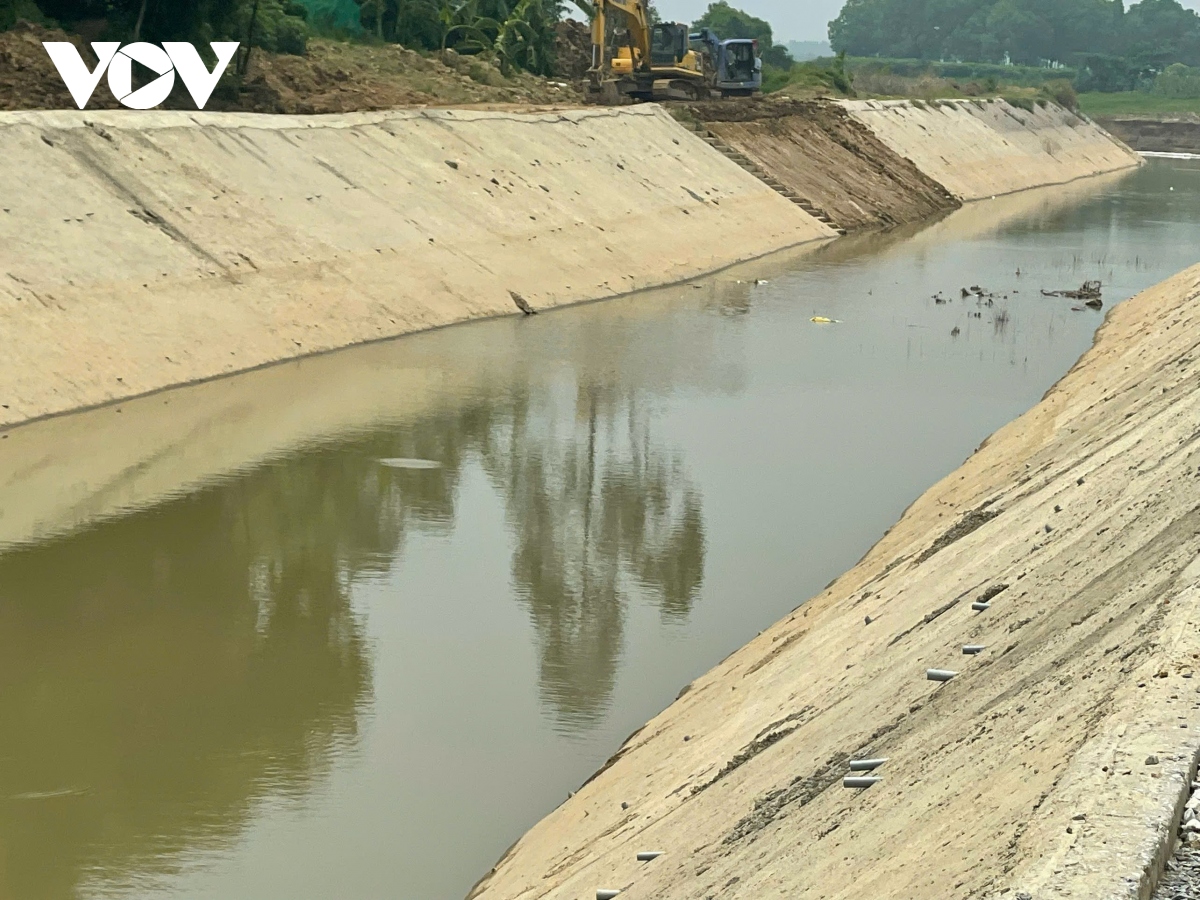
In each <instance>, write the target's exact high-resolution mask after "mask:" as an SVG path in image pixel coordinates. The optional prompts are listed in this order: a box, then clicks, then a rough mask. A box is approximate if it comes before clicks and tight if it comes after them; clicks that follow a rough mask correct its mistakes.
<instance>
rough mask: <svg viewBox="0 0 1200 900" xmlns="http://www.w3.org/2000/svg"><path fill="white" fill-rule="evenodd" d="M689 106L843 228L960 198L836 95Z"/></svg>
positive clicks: (899, 220)
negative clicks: (848, 109)
mask: <svg viewBox="0 0 1200 900" xmlns="http://www.w3.org/2000/svg"><path fill="white" fill-rule="evenodd" d="M686 109H687V110H688V111H689V112H690V114H691V115H692V116H694V117H695V118H696V119H697V120H699V121H701V122H703V123H704V124H705V125H707V126H708V129H709V131H711V132H712V133H713V134H715V135H716V136H717V137H718V138H720V139H721V140H722V141H724V142H725V143H726V144H728V145H729V146H731V147H732V148H734V149H735V150H737V151H738V152H740V153H742V154H744V155H745V156H747V157H748V158H750V159H751V160H753V161H754V162H756V163H758V164H759V165H760V166H761V167H762V168H764V169H766V170H767V171H768V172H770V173H771V175H772V176H774V177H775V178H776V179H777V180H778V181H779V182H780V183H781V184H783V185H784V186H785V187H787V188H789V189H791V190H792V191H794V192H795V193H796V194H798V195H800V196H801V197H803V198H804V199H806V200H808V201H809V202H810V203H811V204H813V205H814V206H815V207H818V208H820V209H821V210H824V211H825V212H826V213H827V214H828V215H829V217H830V218H831V219H832V220H833V221H834V222H836V223H837V224H838V225H839V226H840V227H842V228H845V229H847V230H850V231H853V230H858V229H864V228H877V227H880V226H882V227H890V226H894V225H902V224H906V223H909V222H918V221H921V220H923V219H928V218H930V217H931V216H935V215H937V214H939V213H942V212H944V211H946V210H950V209H955V208H957V207H958V206H960V205H961V204H960V203H959V201H958V200H957V199H955V197H954V196H953V195H951V194H950V192H949V191H947V190H946V189H945V188H943V187H942V186H941V185H940V184H938V183H937V182H936V181H934V180H933V179H932V178H929V177H928V176H926V175H924V174H922V173H921V171H920V170H919V169H917V167H916V166H915V165H913V164H912V163H911V162H909V161H908V160H907V159H903V158H901V157H900V156H899V155H898V154H896V153H895V152H894V151H893V150H891V149H890V148H888V147H887V146H886V145H884V144H883V142H882V141H880V140H879V138H877V137H876V136H875V135H874V134H873V133H872V132H871V131H870V130H869V129H868V128H867V127H866V126H864V125H862V124H861V123H859V122H858V121H856V120H855V119H854V118H852V117H851V116H850V115H849V114H848V113H847V112H846V110H845V109H843V108H842V107H841V106H839V105H837V104H835V103H828V102H822V101H804V100H763V101H758V102H740V103H737V102H729V101H722V102H712V103H703V104H695V105H691V106H688V107H686Z"/></svg>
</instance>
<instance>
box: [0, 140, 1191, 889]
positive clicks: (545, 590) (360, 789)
mask: <svg viewBox="0 0 1200 900" xmlns="http://www.w3.org/2000/svg"><path fill="white" fill-rule="evenodd" d="M1172 189H1173V190H1172ZM1198 248H1200V162H1195V161H1180V160H1161V161H1155V162H1153V163H1152V164H1150V165H1148V166H1147V167H1146V168H1144V169H1142V170H1140V171H1137V172H1134V173H1131V174H1129V175H1127V176H1124V177H1119V178H1109V179H1104V180H1100V181H1095V182H1089V183H1078V184H1075V185H1072V186H1070V187H1067V188H1060V189H1054V190H1050V191H1043V192H1037V193H1032V194H1025V195H1020V196H1016V197H1010V198H1001V199H999V200H996V201H992V202H990V203H984V204H975V205H973V206H970V207H968V208H966V209H964V210H962V211H960V212H956V213H954V214H952V215H951V216H949V217H948V218H946V219H944V220H942V221H940V222H937V223H934V224H931V225H928V226H925V227H923V228H920V229H910V230H908V231H906V232H903V233H899V232H896V233H892V234H889V235H872V236H865V237H858V238H850V239H845V240H842V241H839V242H835V243H833V244H830V245H826V246H824V247H822V248H820V249H818V250H815V251H813V250H805V251H803V252H797V253H792V254H786V255H783V256H780V257H776V258H773V259H769V260H763V261H760V262H758V263H755V264H753V265H751V266H748V267H744V268H741V269H738V270H734V271H730V272H727V273H722V274H721V275H718V276H716V277H714V278H712V279H709V280H706V281H703V282H698V283H696V284H695V285H684V286H679V287H676V288H672V289H668V290H664V291H659V292H655V293H650V294H642V295H638V296H634V297H629V298H624V299H619V300H615V301H610V302H608V303H604V304H596V305H591V306H585V307H578V308H575V309H570V310H564V311H560V312H557V313H553V314H549V315H542V316H538V317H536V318H529V319H511V320H503V321H497V322H484V323H477V324H473V325H469V326H462V327H458V328H453V329H447V330H444V331H440V332H434V333H430V334H425V335H418V336H414V337H410V338H406V339H402V340H398V341H395V342H392V343H388V344H380V345H375V346H372V347H365V348H359V349H356V350H352V351H347V352H344V353H340V354H334V355H331V356H327V357H322V358H318V359H312V360H306V361H302V362H299V363H294V364H289V365H285V366H278V367H275V368H272V369H268V370H264V371H262V372H256V373H250V374H248V375H245V376H241V377H238V378H233V379H226V380H223V381H219V382H213V383H211V384H207V385H200V386H196V387H192V388H188V389H184V390H182V391H178V392H173V393H170V394H162V395H157V396H154V397H148V398H144V399H142V400H138V401H133V402H130V403H125V404H121V405H120V406H118V407H110V408H107V409H103V410H96V411H92V412H89V413H84V414H80V415H77V416H71V417H66V418H62V419H57V420H51V421H47V422H42V423H35V424H33V425H30V426H27V427H25V428H20V429H16V430H13V431H11V432H9V433H8V434H7V436H5V437H4V439H3V440H2V441H0V548H2V549H0V898H8V897H11V898H14V900H26V898H30V900H32V898H68V897H80V898H93V897H112V898H159V897H164V898H165V897H186V898H228V897H253V898H289V900H293V898H335V897H337V898H341V897H355V898H459V897H462V896H463V895H464V894H465V893H466V892H467V891H468V890H469V888H470V887H471V885H472V884H473V882H474V881H475V880H476V879H477V878H478V877H480V876H481V875H482V874H483V873H484V872H485V871H486V870H487V868H488V867H489V866H490V865H491V864H492V863H493V862H494V861H495V860H496V858H497V857H499V855H500V854H501V853H502V852H503V851H504V849H505V848H506V847H507V846H508V845H509V844H511V843H512V842H513V841H514V840H516V839H517V838H518V837H519V836H520V834H521V833H522V832H523V831H524V829H525V828H527V827H528V826H529V825H531V824H532V823H533V822H535V821H536V820H537V819H538V818H539V817H540V816H542V815H543V814H545V813H546V812H547V811H549V810H550V809H551V808H553V807H554V806H556V805H557V804H558V803H559V802H561V801H562V800H563V799H564V798H565V797H566V795H567V792H568V791H571V790H573V789H575V788H576V787H577V786H578V785H579V784H580V783H581V782H582V781H583V780H585V779H586V778H587V777H588V775H589V774H591V773H592V772H593V771H594V770H595V769H596V768H597V767H598V766H599V765H601V764H602V763H603V762H604V760H605V759H606V758H607V757H608V756H609V755H610V754H611V753H612V752H613V751H615V750H616V749H617V747H618V746H619V745H620V743H621V741H622V739H623V738H624V737H625V736H626V735H627V734H628V733H629V732H631V731H633V730H634V729H635V728H637V727H638V726H640V725H641V724H642V723H643V722H644V721H645V720H646V719H648V718H649V717H651V716H653V715H654V714H655V713H656V712H658V711H659V710H660V709H662V708H663V707H664V706H666V705H667V704H668V703H670V701H671V700H672V699H673V698H674V697H675V695H676V694H677V693H678V692H679V690H680V689H681V688H682V687H683V686H684V685H686V684H687V683H688V682H689V681H690V680H691V679H692V678H694V677H695V676H697V675H699V674H700V673H701V672H703V671H705V670H706V669H708V668H710V667H711V666H712V665H714V664H715V663H716V662H718V661H719V660H720V659H721V658H723V657H724V656H725V655H727V654H728V653H729V652H731V651H732V650H734V649H735V648H736V647H738V646H740V645H741V644H742V643H744V642H745V641H746V640H747V639H749V638H750V637H752V636H753V635H754V634H755V633H756V632H757V631H759V630H761V629H762V628H764V627H766V626H767V625H769V624H770V623H772V622H773V621H775V620H776V619H778V618H779V617H780V616H782V615H783V614H784V613H786V612H787V611H789V610H791V609H792V608H794V607H795V606H796V605H798V604H799V603H801V602H803V601H804V600H805V599H806V598H807V597H809V596H811V595H812V594H814V593H816V592H818V591H819V590H820V589H821V588H822V587H823V586H824V585H825V584H826V583H827V582H828V581H830V579H832V578H833V577H835V576H836V575H837V574H839V573H840V572H842V571H843V570H845V569H846V568H848V567H849V566H850V565H852V564H853V563H854V562H855V561H856V560H857V559H858V558H859V557H860V556H861V555H862V554H863V553H864V552H865V551H866V550H867V548H868V547H869V546H870V545H871V544H872V543H873V542H874V541H875V540H876V539H877V538H878V537H879V536H880V535H881V534H882V533H883V531H884V530H885V529H886V528H887V527H888V526H889V525H891V524H892V523H893V522H894V521H895V520H896V518H897V517H898V516H899V515H900V513H901V512H902V511H903V510H904V508H905V506H906V505H907V504H908V503H910V502H911V501H912V500H913V499H914V498H915V497H917V496H918V495H919V494H920V493H921V492H922V491H923V490H924V489H925V488H927V487H928V486H929V485H930V484H932V483H933V482H934V481H936V480H937V479H939V478H941V477H942V476H944V475H946V474H947V473H949V472H950V471H952V470H953V469H954V468H955V466H957V465H958V463H960V462H961V461H962V460H963V459H964V458H965V457H966V456H967V455H968V454H969V453H970V452H971V451H972V449H973V448H974V447H976V446H977V445H978V444H979V443H980V442H981V441H982V440H983V439H984V438H986V437H987V435H988V434H989V433H991V432H992V431H993V430H995V429H996V428H997V427H999V426H1000V425H1002V424H1004V423H1005V422H1008V421H1009V420H1011V419H1012V418H1014V417H1015V416H1016V415H1018V414H1019V413H1021V412H1022V411H1024V410H1026V409H1028V408H1029V407H1030V406H1031V405H1033V404H1034V403H1036V402H1037V400H1038V399H1039V398H1040V397H1041V396H1042V394H1043V393H1044V392H1045V391H1046V390H1047V389H1048V388H1049V387H1050V386H1051V385H1052V384H1053V383H1054V382H1055V380H1057V379H1058V378H1059V377H1060V376H1061V375H1062V374H1063V373H1064V372H1065V371H1066V370H1067V369H1068V368H1069V367H1070V366H1071V365H1072V363H1073V362H1074V361H1075V360H1076V359H1077V358H1078V357H1079V355H1080V354H1081V353H1082V352H1083V351H1084V350H1085V349H1086V348H1087V347H1088V346H1089V344H1090V342H1091V339H1092V335H1093V333H1094V330H1095V328H1096V327H1097V326H1098V325H1099V323H1100V322H1101V320H1102V316H1101V315H1100V314H1097V313H1094V312H1092V311H1078V312H1077V311H1073V310H1072V306H1073V305H1076V304H1074V303H1073V302H1072V301H1070V300H1065V299H1057V298H1055V299H1052V298H1047V297H1044V296H1042V294H1041V289H1043V288H1045V289H1059V288H1072V287H1077V286H1078V285H1079V284H1080V283H1082V282H1083V281H1084V280H1086V279H1100V280H1102V281H1103V282H1104V292H1105V294H1104V296H1105V302H1106V304H1108V305H1111V304H1112V303H1114V302H1117V301H1119V300H1121V299H1123V298H1126V297H1128V296H1131V295H1132V294H1133V293H1135V292H1137V291H1138V290H1139V289H1141V288H1143V287H1146V286H1148V285H1151V284H1153V283H1156V282H1158V281H1160V280H1162V279H1163V278H1165V277H1167V276H1168V275H1171V274H1173V273H1174V272H1176V271H1178V270H1180V269H1182V268H1184V267H1185V266H1187V265H1190V264H1193V263H1195V262H1197V261H1200V249H1198ZM1018 269H1019V270H1020V273H1021V274H1020V275H1019V276H1018V275H1017V270H1018ZM760 280H761V281H765V282H766V283H758V282H759V281H760ZM972 285H978V286H980V287H981V288H984V289H985V290H987V291H990V292H994V293H995V299H994V300H993V302H992V305H990V306H989V305H987V303H986V302H981V301H980V300H978V299H977V298H975V297H971V298H969V299H965V300H964V299H962V298H961V296H960V289H961V288H963V287H968V288H969V287H970V286H972ZM939 292H940V294H941V295H942V296H944V297H946V298H947V302H946V303H938V302H936V301H935V300H934V299H933V298H934V295H935V294H938V293H939ZM813 316H824V317H827V318H830V319H834V320H837V321H836V322H835V323H832V324H817V323H814V322H812V321H811V318H812V317H813ZM954 329H957V334H953V331H954ZM414 461H415V462H414Z"/></svg>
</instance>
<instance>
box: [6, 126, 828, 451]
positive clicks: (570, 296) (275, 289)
mask: <svg viewBox="0 0 1200 900" xmlns="http://www.w3.org/2000/svg"><path fill="white" fill-rule="evenodd" d="M0 155H2V156H3V158H4V160H5V165H4V166H3V167H2V168H0V342H3V344H4V347H5V364H4V366H3V367H0V427H2V426H4V425H11V424H14V423H17V422H20V421H23V420H28V419H31V418H35V417H39V416H45V415H48V414H53V413H59V412H64V411H67V410H72V409H77V408H80V407H86V406H92V405H96V404H101V403H105V402H108V401H113V400H118V399H122V398H126V397H129V396H134V395H137V394H142V393H146V392H149V391H154V390H158V389H161V388H164V387H168V386H171V385H177V384H184V383H187V382H191V381H196V380H199V379H204V378H209V377H213V376H216V375H220V374H223V373H227V372H232V371H236V370H242V369H247V368H251V367H254V366H259V365H263V364H266V363H271V362H276V361H279V360H283V359H287V358H291V357H295V356H299V355H304V354H311V353H314V352H319V351H324V350H329V349H333V348H338V347H344V346H348V345H351V344H355V343H360V342H364V341H369V340H374V339H379V338H385V337H390V336H394V335H399V334H404V333H406V332H412V331H417V330H420V329H427V328H432V327H436V326H440V325H448V324H451V323H455V322H461V321H465V320H468V319H477V318H483V317H487V316H496V315H502V314H511V313H515V312H516V307H515V306H514V300H513V298H512V296H511V295H510V291H515V292H517V293H518V294H520V295H521V296H522V297H523V298H524V299H525V300H526V301H528V303H529V304H531V305H532V306H533V307H534V308H536V309H546V308H549V307H554V306H559V305H563V304H568V303H573V302H579V301H584V300H592V299H596V298H600V297H606V296H612V295H616V294H620V293H626V292H629V291H633V290H638V289H642V288H646V287H651V286H655V285H660V284H664V283H669V282H672V281H676V280H681V279H686V278H690V277H693V276H696V275H699V274H702V273H705V272H710V271H713V270H715V269H718V268H721V267H724V266H727V265H729V264H731V263H735V262H738V261H740V260H745V259H748V258H751V257H755V256H759V255H762V254H764V253H767V252H770V251H772V250H776V249H779V248H782V247H786V246H791V245H795V244H800V243H803V242H806V241H813V240H818V239H822V238H828V237H831V236H832V235H833V232H832V231H831V230H830V229H829V228H828V227H827V226H825V225H823V224H821V223H819V222H817V221H816V220H815V219H814V218H812V217H811V216H810V215H808V214H807V213H805V212H804V211H803V210H801V209H800V208H798V207H797V206H796V205H795V204H793V203H790V202H788V201H787V200H786V199H784V198H783V197H781V196H780V195H779V194H778V193H777V192H775V191H773V190H771V189H770V188H768V187H767V186H766V185H764V184H763V183H762V182H761V181H759V180H758V179H756V178H754V177H753V176H751V175H750V174H748V173H747V172H745V171H744V170H743V169H741V168H739V167H738V166H736V165H734V164H733V163H732V162H730V161H729V160H727V159H725V158H724V157H722V156H721V155H720V154H719V153H717V152H716V151H714V150H712V148H710V147H708V146H707V145H705V144H704V143H703V142H702V141H701V140H699V138H697V137H696V136H695V135H694V134H691V133H689V132H687V131H685V130H684V129H682V128H680V127H679V126H678V124H677V123H675V122H674V121H673V120H672V119H671V118H670V117H669V116H668V115H667V114H666V113H665V112H663V111H662V110H661V109H659V108H657V107H650V106H646V107H638V108H630V109H619V110H603V109H593V110H564V111H547V112H539V113H525V114H521V113H515V112H486V111H450V110H445V111H398V112H391V113H375V114H354V115H345V116H329V117H315V118H299V117H284V116H278V117H272V116H252V115H228V114H224V115H223V114H195V113H192V114H188V113H144V114H132V113H121V112H97V113H78V112H37V113H32V112H31V113H4V114H0Z"/></svg>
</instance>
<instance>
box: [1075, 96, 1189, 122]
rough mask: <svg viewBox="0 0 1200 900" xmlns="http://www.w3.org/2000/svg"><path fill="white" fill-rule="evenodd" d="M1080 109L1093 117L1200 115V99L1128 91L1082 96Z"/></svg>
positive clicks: (1080, 97)
mask: <svg viewBox="0 0 1200 900" xmlns="http://www.w3.org/2000/svg"><path fill="white" fill-rule="evenodd" d="M1079 108H1080V109H1081V110H1083V112H1085V113H1086V114H1087V115H1089V116H1092V117H1093V118H1094V117H1096V116H1139V115H1142V116H1169V115H1179V114H1180V113H1196V114H1198V115H1200V98H1195V99H1182V98H1177V97H1163V96H1161V95H1159V94H1148V93H1144V92H1142V91H1126V92H1124V93H1121V94H1080V95H1079Z"/></svg>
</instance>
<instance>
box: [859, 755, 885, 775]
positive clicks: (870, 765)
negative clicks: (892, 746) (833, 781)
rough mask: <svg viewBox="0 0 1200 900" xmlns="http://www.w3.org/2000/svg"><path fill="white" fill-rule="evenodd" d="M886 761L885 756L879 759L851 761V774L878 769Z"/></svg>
mask: <svg viewBox="0 0 1200 900" xmlns="http://www.w3.org/2000/svg"><path fill="white" fill-rule="evenodd" d="M887 761H888V758H887V757H886V756H884V757H881V758H879V759H852V760H850V771H851V772H870V771H873V770H875V769H878V768H879V767H880V766H882V765H883V764H884V763H885V762H887Z"/></svg>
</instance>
